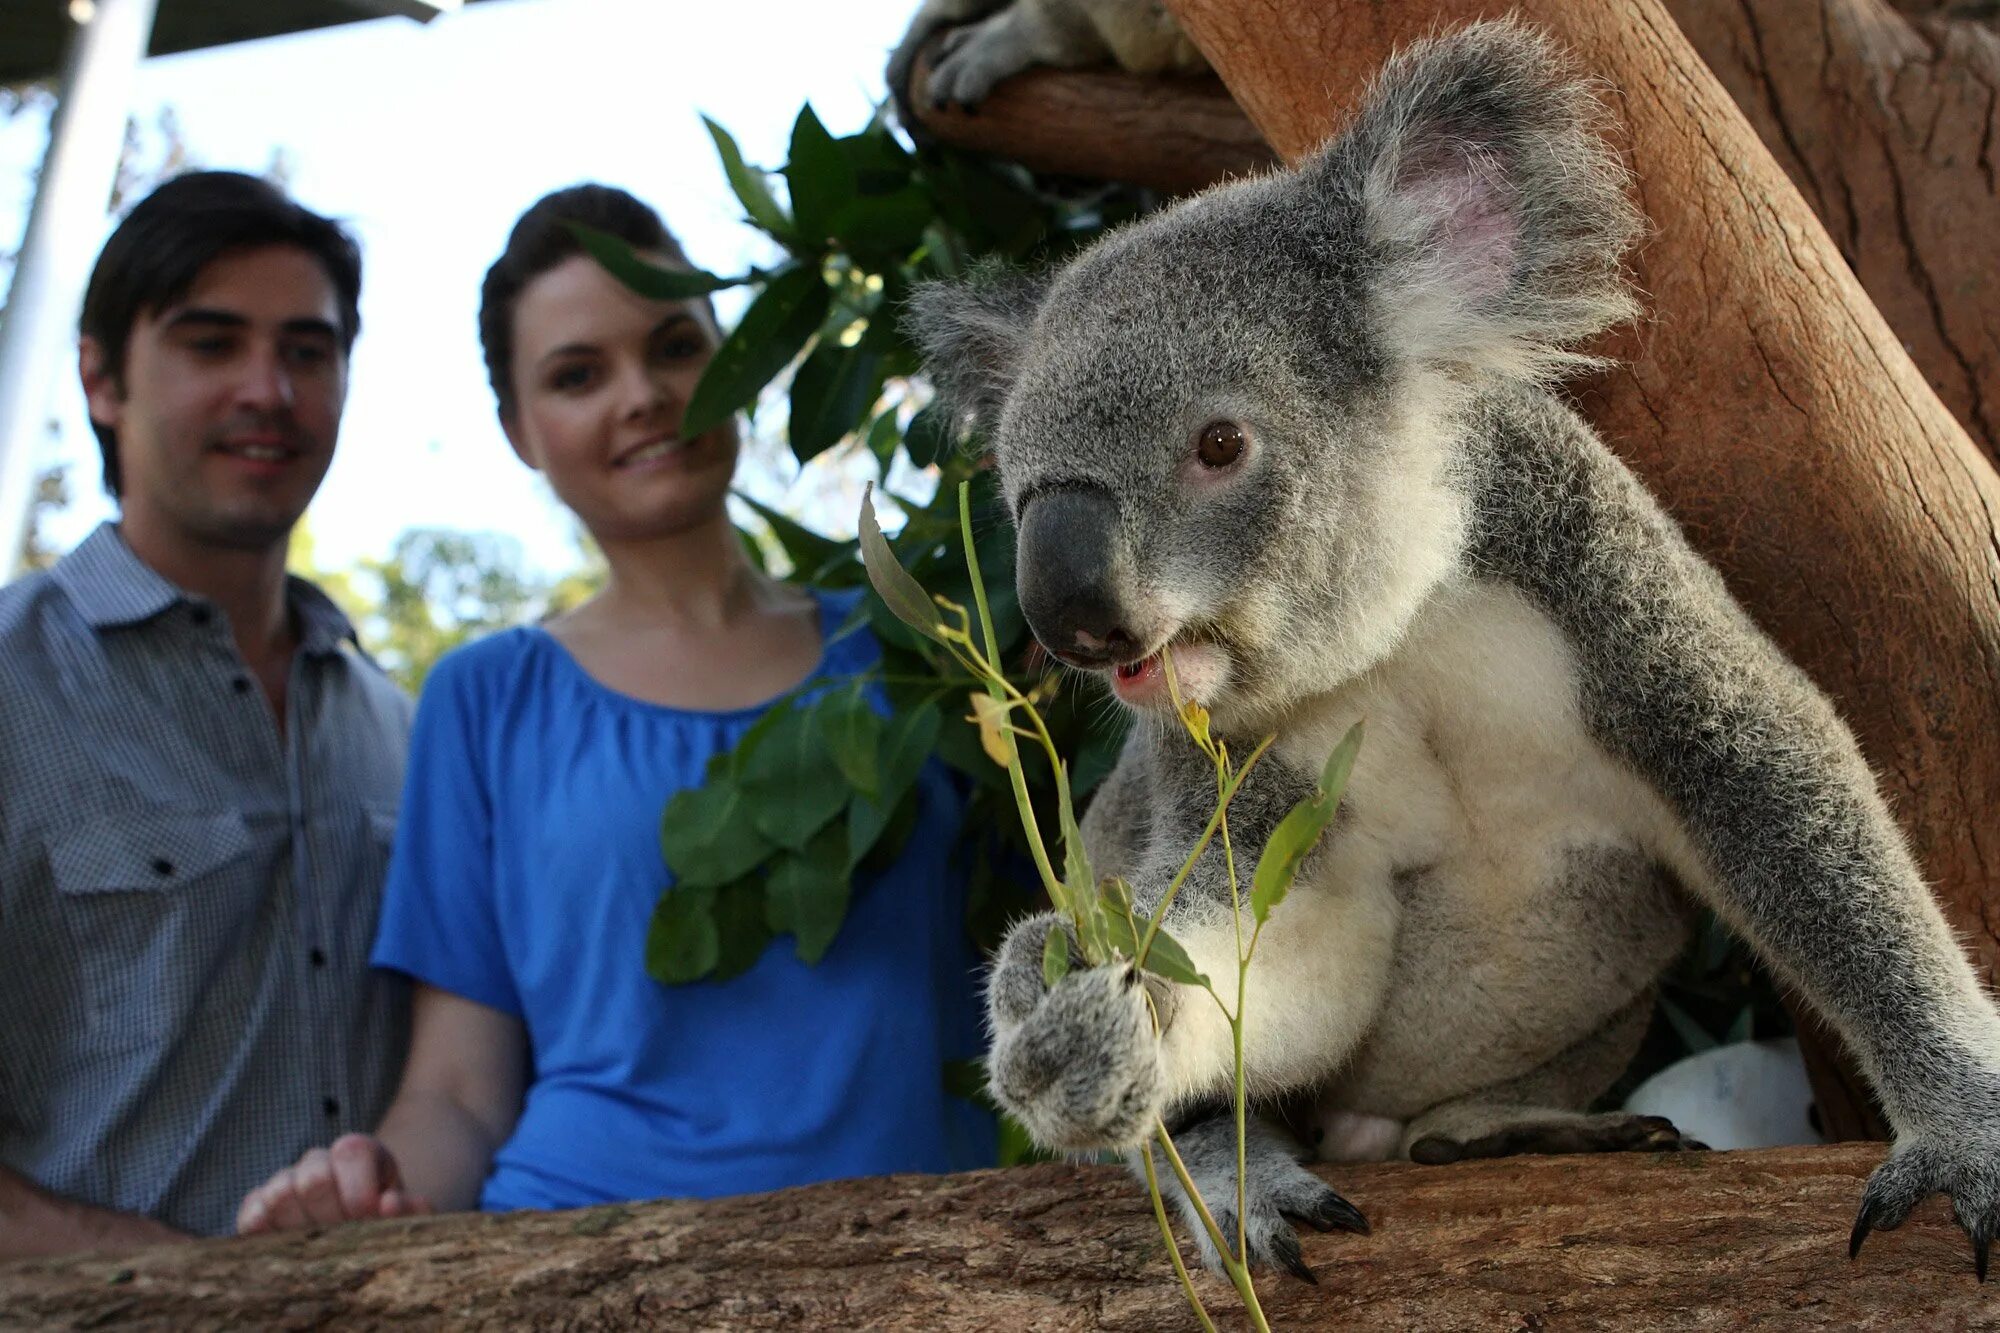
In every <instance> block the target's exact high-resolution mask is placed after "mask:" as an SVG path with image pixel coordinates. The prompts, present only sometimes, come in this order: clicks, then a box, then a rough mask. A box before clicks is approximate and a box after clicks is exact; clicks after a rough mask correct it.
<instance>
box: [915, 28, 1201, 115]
mask: <svg viewBox="0 0 2000 1333" xmlns="http://www.w3.org/2000/svg"><path fill="white" fill-rule="evenodd" d="M954 25H964V26H960V27H958V28H957V30H956V31H954V32H953V33H951V34H950V35H949V36H948V37H946V38H945V40H944V44H943V46H942V48H941V49H940V51H939V54H938V58H937V64H936V65H935V66H934V67H933V68H932V70H931V77H930V85H929V93H930V101H931V104H932V105H933V106H962V107H967V108H971V107H976V106H978V105H979V104H980V103H981V102H983V101H985V100H986V95H987V94H988V93H989V92H991V91H992V90H993V85H994V84H996V83H998V82H1000V81H1001V80H1002V79H1005V78H1008V77H1010V76H1012V75H1015V74H1018V73H1020V72H1021V71H1022V70H1024V69H1027V68H1028V67H1029V66H1031V65H1054V66H1056V67H1058V68H1063V69H1074V68H1076V67H1078V66H1083V65H1096V64H1101V63H1103V62H1105V61H1115V62H1116V63H1117V64H1118V65H1119V67H1120V68H1122V69H1125V70H1127V71H1129V72H1131V73H1134V74H1164V73H1167V72H1170V71H1195V70H1203V69H1207V68H1208V65H1207V62H1205V61H1204V60H1203V59H1202V58H1201V53H1200V52H1198V51H1196V50H1195V48H1194V43H1193V42H1190V41H1189V40H1188V39H1187V36H1186V35H1185V34H1184V33H1182V32H1181V29H1180V25H1179V24H1177V23H1176V22H1174V17H1173V15H1172V14H1169V13H1168V12H1167V9H1166V6H1165V5H1164V4H1162V3H1161V0H924V5H923V8H921V9H919V10H918V11H917V16H916V17H915V18H914V19H912V20H911V21H910V28H909V31H908V32H906V33H905V34H904V35H903V40H902V42H901V43H899V44H898V45H897V47H896V50H895V51H894V53H893V54H891V55H890V57H889V69H888V83H889V91H890V93H891V94H892V95H893V96H894V97H895V98H896V99H897V105H898V106H900V107H902V108H903V109H904V110H905V111H906V112H907V110H908V107H907V105H906V103H905V99H906V98H907V97H908V96H909V86H910V70H911V68H912V67H913V66H914V65H915V64H916V59H917V52H918V51H919V50H921V49H922V48H923V45H924V43H925V42H927V41H929V40H930V39H931V37H932V35H933V34H935V33H936V32H937V31H938V29H940V28H947V27H953V26H954ZM911 121H912V118H911V117H910V116H908V115H907V114H906V115H904V117H903V122H904V124H905V125H906V126H907V125H909V124H911Z"/></svg>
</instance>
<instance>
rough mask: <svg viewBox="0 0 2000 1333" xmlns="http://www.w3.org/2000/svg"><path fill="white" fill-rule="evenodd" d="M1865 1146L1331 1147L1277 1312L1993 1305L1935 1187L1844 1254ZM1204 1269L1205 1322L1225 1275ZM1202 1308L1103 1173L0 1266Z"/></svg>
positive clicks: (21, 1301) (40, 1272)
mask: <svg viewBox="0 0 2000 1333" xmlns="http://www.w3.org/2000/svg"><path fill="white" fill-rule="evenodd" d="M1880 1157H1881V1150H1880V1149H1879V1148H1878V1147H1874V1146H1843V1147H1833V1148H1786V1149H1779V1150H1776V1151H1770V1152H1758V1153H1685V1154H1674V1153H1668V1154H1658V1155H1639V1154H1630V1155H1617V1156H1605V1157H1529V1158H1513V1159H1508V1160H1503V1161H1487V1162H1467V1163H1461V1164H1459V1165H1455V1166H1448V1167H1420V1166H1412V1165H1409V1164H1407V1163H1402V1164H1394V1165H1373V1166H1356V1167H1340V1168H1322V1170H1323V1171H1324V1172H1325V1174H1326V1175H1327V1177H1328V1179H1330V1180H1333V1181H1334V1182H1335V1183H1336V1184H1338V1185H1339V1187H1340V1188H1341V1189H1342V1190H1343V1191H1344V1192H1345V1193H1346V1194H1347V1195H1348V1197H1349V1198H1351V1199H1352V1200H1353V1201H1354V1202H1355V1204H1356V1205H1357V1206H1359V1207H1360V1208H1361V1209H1362V1210H1363V1211H1365V1212H1366V1213H1367V1214H1368V1217H1369V1219H1370V1220H1371V1221H1372V1222H1373V1223H1374V1227H1375V1230H1374V1234H1373V1235H1372V1236H1350V1235H1345V1234H1334V1235H1326V1236H1321V1235H1317V1234H1315V1233H1313V1232H1310V1231H1308V1232H1307V1233H1306V1234H1305V1235H1304V1237H1303V1241H1304V1247H1305V1258H1306V1261H1307V1262H1308V1263H1309V1264H1311V1265H1312V1266H1313V1267H1314V1268H1315V1269H1316V1270H1317V1272H1318V1275H1319V1284H1318V1285H1317V1286H1308V1285H1307V1284H1305V1283H1303V1282H1300V1281H1298V1280H1297V1279H1294V1278H1290V1277H1281V1276H1277V1275H1268V1276H1265V1277H1263V1278H1262V1280H1261V1281H1260V1282H1259V1284H1258V1286H1259V1290H1260V1294H1261V1296H1262V1299H1263V1302H1264V1308H1265V1311H1266V1313H1267V1314H1268V1315H1269V1316H1270V1319H1271V1322H1272V1324H1273V1326H1274V1327H1277V1328H1283V1329H1312V1328H1326V1329H1347V1328H1422V1329H1426V1330H1451V1329H1481V1330H1487V1329H1536V1330H1560V1329H1597V1328H1644V1329H1648V1330H1672V1329H1712V1328H1724V1327H1727V1328H1748V1327H1771V1326H1774V1325H1787V1324H1810V1325H1813V1326H1815V1327H1825V1328H1841V1329H1870V1328H1880V1329H1907V1328H1915V1327H1924V1328H1936V1329H1944V1328H1972V1327H1988V1328H1990V1327H1993V1326H1994V1325H1995V1323H1996V1322H2000V1309H1996V1307H1995V1306H1994V1304H1993V1301H1992V1299H1991V1298H1992V1295H1993V1293H1991V1292H1989V1291H1987V1290H1985V1289H1984V1288H1982V1287H1981V1286H1980V1285H1979V1284H1978V1283H1976V1282H1975V1281H1974V1280H1973V1276H1972V1264H1971V1258H1970V1249H1969V1247H1968V1246H1967V1244H1966V1242H1965V1239H1964V1237H1963V1235H1962V1234H1961V1233H1960V1232H1959V1231H1958V1229H1957V1227H1956V1226H1955V1225H1953V1224H1952V1222H1951V1220H1950V1217H1949V1215H1948V1211H1947V1209H1946V1207H1945V1205H1944V1204H1943V1202H1942V1201H1940V1200H1932V1201H1931V1202H1930V1203H1928V1204H1925V1205H1924V1206H1923V1207H1922V1208H1920V1209H1919V1210H1918V1212H1917V1215H1916V1216H1915V1217H1914V1218H1913V1219H1912V1220H1911V1221H1910V1222H1909V1223H1908V1224H1907V1225H1906V1226H1905V1227H1904V1228H1903V1229H1901V1230H1899V1231H1896V1232H1893V1233H1888V1234H1883V1235H1878V1236H1876V1237H1874V1238H1873V1239H1871V1240H1870V1241H1869V1242H1868V1248H1867V1249H1866V1250H1865V1251H1864V1252H1863V1254H1862V1256H1861V1259H1860V1260H1859V1262H1857V1263H1852V1264H1850V1263H1849V1262H1848V1259H1847V1248H1846V1237H1847V1225H1848V1220H1849V1219H1850V1218H1851V1217H1852V1216H1853V1214H1854V1208H1855V1205H1856V1200H1857V1199H1858V1198H1859V1194H1860V1188H1861V1182H1862V1180H1863V1179H1864V1178H1865V1176H1866V1175H1867V1172H1868V1170H1869V1169H1870V1168H1871V1167H1872V1166H1874V1164H1875V1163H1876V1162H1877V1161H1878V1160H1879V1159H1880ZM1196 1283H1197V1286H1198V1288H1199V1290H1200V1292H1201V1294H1202V1298H1203V1300H1204V1301H1205V1302H1206V1304H1207V1305H1208V1307H1209V1310H1210V1312H1211V1314H1213V1315H1214V1316H1215V1317H1216V1320H1217V1324H1218V1326H1219V1327H1222V1328H1236V1327H1242V1326H1243V1322H1244V1321H1243V1320H1242V1319H1241V1317H1240V1307H1239V1306H1238V1304H1237V1302H1236V1297H1235V1293H1234V1291H1233V1290H1232V1289H1231V1288H1230V1287H1229V1286H1228V1284H1227V1283H1224V1282H1222V1281H1220V1280H1218V1279H1216V1278H1213V1277H1210V1276H1208V1275H1206V1274H1202V1275H1200V1276H1198V1277H1197V1278H1196ZM110 1325H115V1326H116V1327H118V1328H121V1329H162V1330H175V1331H176V1333H179V1331H180V1330H190V1329H203V1328H214V1329H237V1328H257V1329H304V1328H313V1329H322V1328H338V1329H361V1328H390V1327H428V1328H434V1327H441V1326H450V1327H454V1328H464V1327H478V1326H501V1325H504V1326H507V1327H530V1326H532V1327H538V1328H578V1329H585V1328H587V1329H605V1330H617V1329H639V1328H648V1329H651V1328H662V1329H667V1328H670V1329H675V1330H683V1329H710V1328H716V1329H783V1330H808V1329H862V1328H866V1329H887V1330H893V1329H909V1330H925V1331H926V1333H955V1331H956V1330H971V1329H994V1328H1001V1329H1011V1330H1024V1331H1025V1330H1055V1329H1129V1330H1135V1331H1140V1333H1153V1331H1154V1330H1168V1329H1183V1328H1193V1327H1194V1320H1193V1318H1192V1316H1191V1314H1190V1313H1189V1311H1188V1309H1187V1306H1186V1304H1185V1298H1184V1297H1183V1296H1182V1294H1181V1291H1180V1288H1179V1286H1178V1285H1177V1284H1176V1282H1175V1280H1174V1276H1173V1271H1172V1269H1171V1268H1170V1267H1169V1266H1168V1264H1167V1260H1166V1255H1165V1251H1164V1249H1163V1248H1162V1246H1161V1244H1160V1240H1159V1232H1158V1230H1157V1225H1156V1223H1155V1222H1154V1220H1153V1214H1152V1210H1151V1208H1150V1207H1148V1205H1147V1203H1146V1200H1145V1197H1144V1195H1143V1194H1142V1193H1141V1191H1140V1190H1139V1188H1138V1186H1137V1185H1136V1184H1135V1183H1134V1182H1133V1181H1132V1180H1131V1179H1130V1178H1129V1177H1127V1176H1126V1174H1125V1173H1124V1172H1123V1171H1122V1170H1119V1169H1117V1168H1113V1167H1071V1166H1037V1167H1022V1168H1016V1169H1014V1170H1008V1171H980V1172H973V1173H970V1174H967V1175H961V1176H945V1177H925V1176H895V1177H888V1178H883V1179H872V1180H854V1181H841V1182H835V1183H832V1184H826V1185H813V1186H808V1187H806V1188H803V1189H795V1190H786V1191H783V1192H780V1193H777V1194H766V1195H755V1196H750V1197H745V1198H737V1199H718V1200H713V1201H710V1202H665V1203H647V1204H635V1205H630V1206H612V1207H606V1208H594V1209H589V1210H585V1211H581V1212H569V1213H517V1214H511V1215H504V1216H499V1215H488V1216H481V1215H472V1216H467V1215H458V1216H452V1217H441V1218H429V1219H423V1220H418V1221H408V1222H383V1223H374V1224H368V1225H360V1226H352V1227H344V1228H340V1229H338V1230H334V1231H329V1232H324V1233H305V1234H294V1235H290V1236H283V1237H274V1238H259V1239H255V1240H244V1241H214V1242H207V1243H203V1244H199V1245H193V1246H168V1247H165V1248H161V1249H153V1250H146V1251H143V1252H141V1253H138V1254H132V1255H125V1256H122V1257H85V1258H73V1259H63V1260H35V1261H31V1262H25V1263H15V1264H12V1265H0V1329H22V1328H35V1329H47V1328H93V1327H104V1326H110Z"/></svg>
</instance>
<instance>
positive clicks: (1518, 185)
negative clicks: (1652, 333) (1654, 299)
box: [1302, 20, 1643, 379]
mask: <svg viewBox="0 0 2000 1333" xmlns="http://www.w3.org/2000/svg"><path fill="white" fill-rule="evenodd" d="M1604 119H1605V117H1604V114H1603V111H1602V109H1601V108H1600V107H1599V105H1598V103H1597V101H1596V99H1595V98H1594V96H1593V94H1592V90H1591V88H1590V87H1589V85H1588V84H1586V83H1585V82H1584V81H1583V80H1582V79H1581V78H1580V77H1579V76H1578V75H1577V74H1576V73H1575V71H1574V70H1573V68H1572V67H1571V66H1570V65H1569V63H1568V61H1567V60H1566V59H1565V58H1564V57H1563V56H1562V55H1561V53H1560V52H1559V51H1558V49H1557V48H1556V47H1555V46H1554V45H1553V44H1552V43H1551V42H1550V41H1548V39H1546V38H1544V37H1542V36H1540V35H1539V34H1537V33H1536V32H1534V31H1533V30H1531V29H1529V28H1527V27H1525V26H1523V25H1522V24H1520V23H1516V22H1513V21H1508V20H1502V21H1498V22H1490V23H1479V24H1474V25H1473V26H1471V27H1468V28H1465V29H1462V30H1461V31H1459V32H1456V33H1453V34H1451V35H1449V36H1445V37H1440V38H1434V39H1432V40H1429V41H1425V42H1420V43H1418V44H1416V45H1414V46H1411V47H1408V48H1406V49H1405V50H1403V51H1402V52H1400V53H1398V54H1397V55H1396V56H1395V57H1393V58H1392V59H1391V60H1390V61H1389V63H1388V64H1387V65H1385V66H1384V67H1383V70H1382V73H1381V75H1380V76H1379V77H1378V78H1377V80H1376V83H1375V86H1374V88H1373V90H1372V91H1371V93H1370V96H1369V99H1368V104H1367V106H1366V107H1365V109H1364V110H1363V111H1362V113H1361V115H1360V116H1359V117H1358V118H1357V119H1356V121H1355V122H1354V124H1353V126H1352V127H1351V128H1350V129H1349V130H1348V131H1347V132H1346V133H1345V134H1343V135H1342V136H1341V137H1340V138H1338V139H1337V140H1335V141H1334V142H1333V143H1331V144H1329V145H1328V146H1327V147H1326V148H1325V149H1323V150H1322V151H1321V154H1320V156H1319V157H1318V159H1317V160H1315V161H1313V162H1311V163H1308V164H1307V165H1306V166H1305V168H1304V169H1303V172H1302V175H1303V176H1304V177H1305V180H1306V182H1307V186H1308V188H1309V189H1312V190H1314V191H1315V192H1317V193H1319V194H1320V195H1321V197H1322V199H1324V200H1325V202H1326V203H1327V205H1328V206H1332V207H1339V208H1346V209H1358V210H1359V211H1360V214H1361V217H1360V231H1361V234H1362V236H1363V237H1364V238H1365V241H1364V243H1365V245H1366V249H1367V260H1366V262H1367V265H1368V271H1369V287H1370V289H1371V291H1372V294H1373V297H1374V304H1375V305H1376V308H1377V309H1378V311H1379V312H1380V314H1381V317H1382V320H1383V330H1384V334H1385V336H1386V337H1387V338H1388V340H1389V343H1390V346H1391V348H1392V349H1394V350H1395V351H1396V352H1397V353H1399V354H1401V355H1403V356H1408V357H1414V358H1415V359H1417V360H1420V361H1425V362H1431V363H1444V364H1452V365H1458V366H1461V367H1464V368H1467V369H1470V370H1473V371H1476V372H1489V373H1496V374H1501V375H1508V376H1517V377H1522V378H1531V379H1539V378H1547V377H1552V376H1553V375H1555V374H1557V373H1559V372H1560V371H1562V370H1564V369H1566V368H1568V367H1570V366H1574V365H1576V364H1578V363H1581V362H1588V361H1589V360H1590V358H1588V357H1586V356H1583V355H1581V354H1579V353H1577V352H1576V351H1575V350H1574V347H1575V345H1576V344H1578V343H1580V342H1582V341H1583V340H1585V339H1587V338H1589V337H1591V336H1592V335H1594V334H1597V333H1599V332H1601V331H1603V330H1604V329H1607V328H1610V327H1611V326H1612V325H1614V324H1617V323H1619V322H1621V321H1623V320H1625V319H1628V318H1630V317H1632V315H1634V314H1635V313H1636V312H1637V307H1636V305H1635V303H1634V302H1633V300H1632V296H1631V292H1630V289H1629V287H1628V285H1627V283H1626V280H1625V273H1624V267H1623V257H1624V253H1625V251H1626V249H1627V248H1628V247H1629V246H1630V245H1631V244H1632V242H1633V241H1634V240H1635V239H1637V237H1638V235H1639V233H1640V230H1641V227H1642V225H1643V219H1642V218H1641V216H1640V214H1639V212H1638V210H1637V209H1635V208H1634V207H1633V206H1632V204H1631V203H1630V201H1629V200H1628V199H1627V197H1626V183H1627V178H1628V173H1627V172H1626V170H1625V168H1624V167H1623V166H1622V165H1621V164H1620V163H1619V162H1618V160H1617V159H1616V158H1614V157H1613V156H1612V155H1611V152H1610V151H1609V149H1607V148H1606V146H1605V143H1604V139H1603V137H1602V135H1601V134H1600V133H1599V129H1600V126H1601V124H1602V122H1603V121H1604Z"/></svg>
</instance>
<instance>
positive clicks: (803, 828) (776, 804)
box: [738, 706, 848, 850]
mask: <svg viewBox="0 0 2000 1333" xmlns="http://www.w3.org/2000/svg"><path fill="white" fill-rule="evenodd" d="M818 711H819V710H818V707H817V706H814V707H809V708H793V709H790V710H788V711H787V713H786V715H785V717H784V718H783V719H782V720H781V721H779V722H778V723H777V724H776V725H774V726H773V727H772V728H771V731H770V732H769V733H768V734H767V735H766V736H765V737H764V739H763V741H762V743H760V744H759V745H758V747H757V752H756V753H755V754H753V755H751V756H750V758H749V760H748V761H747V762H746V763H745V764H744V765H743V775H742V777H741V778H739V779H738V781H739V782H740V783H741V785H742V788H743V794H744V796H745V797H747V798H748V800H749V803H750V816H751V819H752V821H753V822H754V823H755V824H756V827H757V831H758V832H759V833H762V834H763V835H764V836H765V837H766V838H768V839H770V840H771V841H772V842H774V843H776V844H778V845H779V846H781V847H788V848H792V849H795V850H796V849H799V848H803V847H804V846H806V844H807V843H808V842H809V841H810V840H811V839H812V838H813V836H814V835H815V834H817V833H819V832H820V830H822V829H824V828H825V827H826V826H827V823H828V821H830V820H832V818H833V817H834V816H835V815H837V814H839V813H840V811H841V808H842V807H843V806H845V805H846V804H847V801H848V790H847V784H846V783H845V782H844V781H842V780H841V774H840V767H839V765H837V764H836V763H835V762H834V759H833V755H832V753H831V752H830V751H829V750H828V749H827V746H826V736H825V733H824V732H823V731H822V730H821V729H820V725H819V718H818ZM842 838H843V841H844V840H845V834H844V833H843V834H842Z"/></svg>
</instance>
